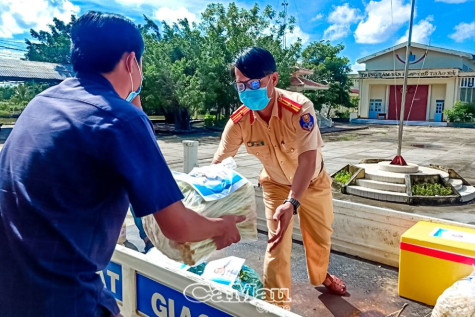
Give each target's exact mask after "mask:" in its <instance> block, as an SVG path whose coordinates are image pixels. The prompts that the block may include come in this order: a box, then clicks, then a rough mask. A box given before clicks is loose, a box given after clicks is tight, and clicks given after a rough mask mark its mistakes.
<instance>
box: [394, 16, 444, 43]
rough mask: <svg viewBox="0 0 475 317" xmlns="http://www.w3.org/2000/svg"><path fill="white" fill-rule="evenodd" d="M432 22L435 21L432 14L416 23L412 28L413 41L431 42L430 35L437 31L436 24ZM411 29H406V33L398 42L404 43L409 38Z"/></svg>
mask: <svg viewBox="0 0 475 317" xmlns="http://www.w3.org/2000/svg"><path fill="white" fill-rule="evenodd" d="M431 22H434V18H433V17H432V16H428V17H427V18H425V19H424V20H422V21H420V22H419V23H417V24H416V25H414V27H413V29H412V41H413V42H417V43H422V44H429V42H430V36H431V35H432V33H434V31H435V28H436V27H435V25H433V24H432V23H431ZM408 36H409V30H408V31H406V34H404V36H402V37H401V38H400V39H399V40H398V41H397V42H396V43H397V44H399V43H403V42H406V41H407V40H408Z"/></svg>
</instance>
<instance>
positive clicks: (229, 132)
mask: <svg viewBox="0 0 475 317" xmlns="http://www.w3.org/2000/svg"><path fill="white" fill-rule="evenodd" d="M242 142H243V141H242V133H241V127H240V126H239V124H238V123H234V122H233V121H232V120H229V121H228V123H227V124H226V127H225V128H224V131H223V135H222V136H221V141H220V142H219V146H218V150H217V151H216V153H215V154H214V158H213V164H218V163H221V161H222V160H224V159H225V158H228V157H230V156H232V157H234V155H236V153H237V151H238V150H239V147H240V146H241V144H242Z"/></svg>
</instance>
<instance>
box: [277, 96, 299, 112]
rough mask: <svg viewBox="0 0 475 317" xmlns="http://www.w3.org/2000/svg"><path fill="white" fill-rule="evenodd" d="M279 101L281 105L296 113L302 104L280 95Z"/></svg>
mask: <svg viewBox="0 0 475 317" xmlns="http://www.w3.org/2000/svg"><path fill="white" fill-rule="evenodd" d="M279 103H280V104H281V105H282V107H284V108H285V109H287V110H290V111H291V112H293V113H298V112H299V111H300V109H301V108H302V105H301V104H299V103H296V102H295V101H293V100H290V99H289V98H286V97H280V98H279Z"/></svg>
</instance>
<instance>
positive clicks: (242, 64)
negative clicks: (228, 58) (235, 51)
mask: <svg viewBox="0 0 475 317" xmlns="http://www.w3.org/2000/svg"><path fill="white" fill-rule="evenodd" d="M235 66H236V67H237V68H238V69H239V70H240V71H241V73H243V75H244V76H246V77H247V78H251V79H260V78H263V77H265V76H267V75H269V74H272V73H273V72H276V71H277V66H276V65H275V59H274V56H272V54H271V53H270V52H269V51H268V50H266V49H263V48H260V47H251V48H248V49H247V50H245V51H244V52H243V53H242V54H241V55H239V57H238V58H237V59H236V63H235Z"/></svg>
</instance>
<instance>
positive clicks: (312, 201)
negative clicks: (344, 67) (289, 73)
mask: <svg viewBox="0 0 475 317" xmlns="http://www.w3.org/2000/svg"><path fill="white" fill-rule="evenodd" d="M234 72H235V76H236V83H235V88H236V90H237V91H238V93H239V98H240V100H241V101H242V102H243V104H244V105H243V106H242V107H240V108H239V109H238V110H237V111H235V112H234V113H233V114H232V115H231V119H230V120H229V121H228V123H227V125H226V127H225V129H224V132H223V135H222V138H221V142H220V144H219V148H218V150H217V152H216V153H215V156H214V159H213V162H214V163H218V162H220V161H222V160H223V159H225V158H227V157H229V156H234V155H235V154H236V153H237V151H238V149H239V147H240V146H241V144H242V143H244V144H245V146H246V150H247V152H248V153H250V154H252V155H254V156H256V157H257V158H258V159H259V160H260V161H261V163H262V165H263V166H264V169H263V171H262V173H261V175H260V177H259V183H260V185H261V186H262V188H263V194H264V203H265V209H266V210H265V212H266V218H267V226H268V229H269V243H268V246H267V250H266V255H265V260H264V286H265V288H266V289H268V290H269V291H268V292H267V300H268V301H269V302H272V303H274V304H277V305H279V306H282V307H290V301H291V298H290V286H291V276H290V254H291V249H292V229H293V216H294V215H297V214H298V216H299V219H300V229H301V231H302V238H303V243H304V247H305V253H306V259H307V270H308V276H309V279H310V283H311V284H312V285H320V284H322V283H323V284H324V285H325V286H326V287H327V289H329V291H331V292H333V293H336V294H339V295H343V294H344V293H345V292H346V286H345V284H344V283H343V282H342V281H341V280H340V279H339V278H337V277H335V276H333V275H330V274H328V273H327V268H328V262H329V255H330V238H331V234H332V227H331V225H332V222H333V205H332V193H331V178H330V177H329V176H328V174H327V173H326V171H325V169H324V168H323V158H322V153H321V148H322V146H323V141H322V138H321V135H320V130H319V129H318V126H317V122H316V116H315V110H314V108H313V104H312V102H311V101H310V100H309V99H307V98H306V97H305V96H303V95H302V94H300V93H296V92H290V91H286V90H282V89H278V88H275V86H276V85H277V82H278V79H279V75H278V73H277V72H276V64H275V60H274V58H273V56H272V54H271V53H270V52H268V51H267V50H264V49H262V48H257V47H253V48H251V49H248V50H247V51H245V52H244V53H243V54H242V55H240V56H239V58H238V59H237V61H236V64H235V68H234ZM270 290H273V291H270Z"/></svg>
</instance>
